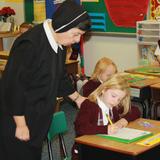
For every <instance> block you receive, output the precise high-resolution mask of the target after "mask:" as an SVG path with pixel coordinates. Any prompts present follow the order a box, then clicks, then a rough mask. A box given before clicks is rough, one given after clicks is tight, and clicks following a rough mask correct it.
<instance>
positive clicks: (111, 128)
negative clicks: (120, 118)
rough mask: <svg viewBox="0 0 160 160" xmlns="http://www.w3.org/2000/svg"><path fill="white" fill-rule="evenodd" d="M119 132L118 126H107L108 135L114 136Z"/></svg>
mask: <svg viewBox="0 0 160 160" xmlns="http://www.w3.org/2000/svg"><path fill="white" fill-rule="evenodd" d="M118 130H119V128H118V126H116V125H115V124H112V125H109V126H108V134H114V133H117V132H118Z"/></svg>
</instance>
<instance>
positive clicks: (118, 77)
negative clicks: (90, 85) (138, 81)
mask: <svg viewBox="0 0 160 160" xmlns="http://www.w3.org/2000/svg"><path fill="white" fill-rule="evenodd" d="M97 97H100V98H101V100H102V101H103V102H104V103H105V104H106V105H107V106H108V107H110V108H112V107H116V106H122V107H123V108H124V112H123V113H122V114H126V113H127V112H128V111H129V108H130V87H129V84H128V81H127V79H126V78H125V76H124V74H121V73H117V74H114V75H112V76H111V77H110V78H109V79H108V80H107V81H105V82H104V83H102V84H101V85H100V86H99V87H98V88H97V89H96V90H95V91H94V92H92V93H91V94H90V95H89V99H90V100H91V101H93V102H96V99H97Z"/></svg>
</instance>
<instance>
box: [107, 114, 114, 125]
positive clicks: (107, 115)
mask: <svg viewBox="0 0 160 160" xmlns="http://www.w3.org/2000/svg"><path fill="white" fill-rule="evenodd" d="M106 116H107V119H108V121H109V123H110V124H111V125H112V124H113V122H112V121H111V119H110V117H109V115H106Z"/></svg>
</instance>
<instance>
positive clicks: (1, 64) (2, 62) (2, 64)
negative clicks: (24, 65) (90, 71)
mask: <svg viewBox="0 0 160 160" xmlns="http://www.w3.org/2000/svg"><path fill="white" fill-rule="evenodd" d="M0 54H2V56H4V55H6V54H7V53H6V52H5V51H0ZM0 56H1V55H0ZM78 62H79V61H78V60H69V61H66V65H67V66H68V65H72V64H76V65H77V63H78ZM6 63H7V60H0V71H1V72H2V71H3V70H4V68H5V65H6ZM77 68H78V66H77ZM77 68H76V70H77ZM72 69H73V68H72ZM76 73H77V71H76Z"/></svg>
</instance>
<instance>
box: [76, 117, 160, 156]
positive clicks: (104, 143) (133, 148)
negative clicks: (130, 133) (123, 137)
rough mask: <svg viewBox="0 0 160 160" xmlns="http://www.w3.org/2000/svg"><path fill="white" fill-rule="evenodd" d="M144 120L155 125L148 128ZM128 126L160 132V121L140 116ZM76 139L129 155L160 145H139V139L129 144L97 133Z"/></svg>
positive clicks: (85, 143) (92, 145)
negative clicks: (105, 137)
mask: <svg viewBox="0 0 160 160" xmlns="http://www.w3.org/2000/svg"><path fill="white" fill-rule="evenodd" d="M144 121H147V122H149V123H150V124H152V125H153V127H150V128H149V127H148V128H147V127H144V126H142V125H141V123H143V122H144ZM127 127H130V128H136V129H141V130H146V131H151V132H153V133H159V132H160V121H155V120H150V119H143V118H139V119H137V120H135V121H134V122H130V123H129V125H128V126H127ZM75 140H76V142H77V143H79V144H84V145H88V146H91V147H96V148H100V149H105V150H111V151H115V152H119V153H123V154H127V155H133V156H136V155H138V154H141V153H143V152H145V151H147V150H149V149H151V148H153V147H155V146H158V145H160V144H155V145H153V146H149V147H146V146H142V145H138V144H137V142H138V141H136V142H133V143H129V144H125V143H120V142H116V141H112V140H109V139H104V138H102V137H99V136H96V135H84V136H81V137H78V138H76V139H75ZM140 141H141V140H140Z"/></svg>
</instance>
